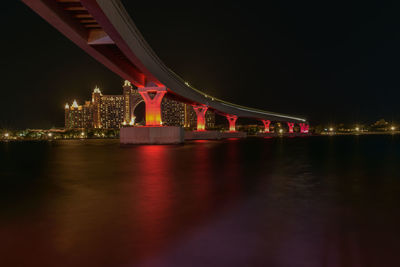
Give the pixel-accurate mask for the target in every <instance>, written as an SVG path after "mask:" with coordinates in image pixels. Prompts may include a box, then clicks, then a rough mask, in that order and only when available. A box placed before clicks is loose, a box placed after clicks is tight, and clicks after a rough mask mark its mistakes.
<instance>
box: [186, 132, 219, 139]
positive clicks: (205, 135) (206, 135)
mask: <svg viewBox="0 0 400 267" xmlns="http://www.w3.org/2000/svg"><path fill="white" fill-rule="evenodd" d="M221 138H222V136H221V132H218V131H185V140H218V139H221Z"/></svg>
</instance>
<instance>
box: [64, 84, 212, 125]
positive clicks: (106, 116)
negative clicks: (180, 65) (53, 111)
mask: <svg viewBox="0 0 400 267" xmlns="http://www.w3.org/2000/svg"><path fill="white" fill-rule="evenodd" d="M141 102H144V101H143V98H142V96H141V95H140V94H139V93H138V90H137V89H135V88H133V87H132V85H131V83H130V82H129V81H125V82H124V85H123V94H122V95H103V94H102V93H101V91H100V89H99V88H98V87H96V88H95V89H94V91H93V93H92V101H86V102H85V104H84V105H82V106H80V105H78V103H77V102H76V100H74V102H73V103H72V105H69V104H66V105H65V128H66V129H77V128H79V129H90V128H97V129H100V128H102V129H119V128H121V126H123V125H133V124H134V120H135V115H134V111H135V109H136V108H137V106H138V105H139V104H140V103H141ZM161 112H162V114H161V116H162V121H163V125H170V126H182V127H189V128H195V127H196V124H197V117H196V113H195V112H194V110H193V108H192V106H190V105H187V104H184V103H181V102H178V101H175V100H171V99H168V98H166V97H164V99H163V101H162V103H161ZM206 123H207V124H206V125H207V127H209V128H212V127H214V123H215V115H214V113H213V112H211V111H207V113H206Z"/></svg>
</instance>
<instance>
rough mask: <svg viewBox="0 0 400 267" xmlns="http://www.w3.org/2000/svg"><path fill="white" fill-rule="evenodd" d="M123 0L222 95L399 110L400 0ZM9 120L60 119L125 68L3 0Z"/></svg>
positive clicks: (164, 50) (4, 120) (326, 108)
mask: <svg viewBox="0 0 400 267" xmlns="http://www.w3.org/2000/svg"><path fill="white" fill-rule="evenodd" d="M160 2H161V3H160V4H155V3H156V2H154V1H133V0H124V1H123V3H124V4H125V5H126V8H127V9H128V11H129V13H130V14H131V15H132V17H133V19H134V21H135V23H136V24H137V26H138V28H139V29H140V30H141V32H142V34H143V35H144V36H145V38H146V39H147V41H148V42H149V44H150V45H151V46H152V47H153V49H154V50H155V51H156V53H157V54H158V55H159V57H160V58H161V59H162V60H163V61H164V62H165V63H166V64H167V65H168V66H169V67H170V68H171V69H173V70H174V71H175V72H176V73H178V74H180V76H182V77H183V78H184V79H185V80H187V81H189V82H190V83H191V84H193V85H195V86H196V87H197V88H199V89H204V91H206V92H207V93H209V94H212V95H215V96H216V97H219V98H222V99H225V100H228V101H231V102H234V103H238V104H242V105H247V106H252V107H257V108H261V109H265V110H271V111H276V112H282V113H288V114H293V115H302V116H306V117H307V118H308V119H310V120H311V123H314V124H315V123H320V122H341V121H343V122H350V121H354V122H369V121H373V120H377V119H379V118H382V117H384V118H386V119H387V120H397V121H398V122H400V109H399V105H398V102H399V100H400V92H399V88H400V81H399V79H398V73H399V72H400V65H399V64H400V16H399V15H398V13H399V10H400V1H360V2H355V1H347V2H344V3H340V2H338V1H298V0H296V1H289V0H286V1H260V2H263V4H264V6H262V5H261V3H255V2H251V1H229V2H228V3H222V2H221V3H215V2H216V1H187V2H186V4H182V3H179V2H175V3H174V2H173V1H160ZM0 12H1V13H0V15H1V16H0V22H1V25H2V26H3V27H2V42H1V43H0V45H1V51H2V58H1V70H2V72H1V73H2V77H1V81H2V83H1V86H2V90H1V92H2V93H1V105H0V127H18V128H25V127H33V128H39V127H51V126H53V125H55V126H62V125H63V119H64V117H63V116H64V115H63V114H64V110H63V106H64V104H65V102H66V101H68V102H71V101H72V100H73V99H74V98H76V99H78V100H79V102H80V103H82V102H83V101H84V100H89V99H90V93H91V90H92V88H93V87H94V86H95V85H99V86H100V87H101V88H102V91H103V93H106V94H111V93H120V92H121V83H122V80H121V79H120V78H119V77H118V76H116V75H115V74H113V73H112V72H111V71H109V70H108V69H106V68H105V67H103V66H102V65H101V64H100V63H97V62H96V61H95V60H94V59H92V58H91V57H89V56H88V55H86V54H85V53H84V52H83V51H82V50H80V49H79V48H78V47H76V46H75V45H74V44H73V43H72V42H71V41H69V40H67V39H66V38H65V37H64V36H63V35H61V34H60V33H59V32H58V31H56V30H55V29H53V28H52V27H51V26H50V25H48V24H47V22H45V21H44V20H42V19H41V18H40V17H39V16H38V15H37V14H35V13H34V12H32V11H31V10H30V9H29V8H28V7H26V6H25V5H24V4H22V3H21V2H20V1H18V0H13V1H11V0H8V1H6V3H2V9H1V10H0Z"/></svg>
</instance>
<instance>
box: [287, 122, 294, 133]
mask: <svg viewBox="0 0 400 267" xmlns="http://www.w3.org/2000/svg"><path fill="white" fill-rule="evenodd" d="M287 125H288V127H289V133H293V132H294V131H293V128H294V123H293V122H288V123H287Z"/></svg>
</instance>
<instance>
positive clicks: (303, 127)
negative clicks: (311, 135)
mask: <svg viewBox="0 0 400 267" xmlns="http://www.w3.org/2000/svg"><path fill="white" fill-rule="evenodd" d="M299 125H300V132H301V133H308V131H309V129H310V125H308V124H306V123H299Z"/></svg>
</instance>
